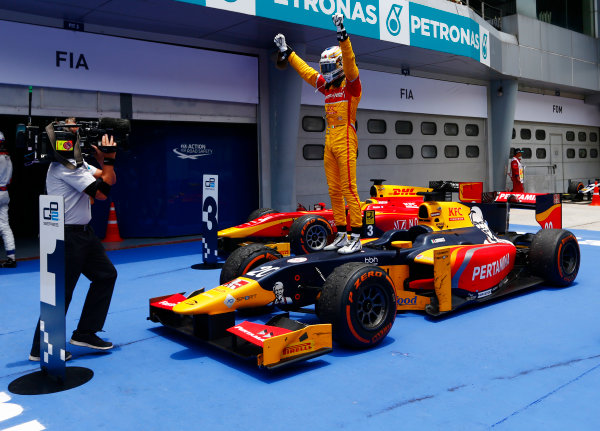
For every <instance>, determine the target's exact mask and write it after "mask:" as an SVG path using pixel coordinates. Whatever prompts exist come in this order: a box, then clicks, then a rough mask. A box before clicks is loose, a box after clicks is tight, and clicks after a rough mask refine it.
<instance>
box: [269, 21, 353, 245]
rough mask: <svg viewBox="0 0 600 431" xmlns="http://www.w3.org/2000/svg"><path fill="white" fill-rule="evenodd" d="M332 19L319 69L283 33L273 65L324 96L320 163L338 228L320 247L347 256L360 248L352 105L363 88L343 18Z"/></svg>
mask: <svg viewBox="0 0 600 431" xmlns="http://www.w3.org/2000/svg"><path fill="white" fill-rule="evenodd" d="M332 19H333V23H334V24H335V26H336V29H337V39H338V41H339V46H332V47H330V48H327V49H326V50H325V51H323V53H322V54H321V60H320V62H319V66H320V69H321V73H319V72H317V71H316V70H315V69H313V68H312V67H310V66H309V65H308V64H306V62H305V61H304V60H302V59H301V58H300V57H299V56H298V55H297V54H296V53H295V52H294V51H293V50H292V48H290V47H289V46H288V45H287V44H286V41H285V36H284V35H283V34H278V35H277V36H275V44H276V45H277V47H278V48H279V60H278V64H285V62H287V61H289V63H290V64H291V65H292V67H293V68H294V69H295V70H296V72H298V74H299V75H300V76H301V77H302V79H304V80H305V81H306V82H307V83H309V84H310V85H312V86H313V87H315V88H316V89H317V90H318V91H320V92H321V93H322V94H323V95H324V96H325V113H326V118H327V131H326V136H325V155H324V164H325V174H326V176H327V185H328V187H329V197H330V199H331V206H332V210H333V217H334V221H335V225H336V228H337V236H336V237H335V239H334V241H333V243H331V244H330V245H328V246H327V247H325V250H337V251H338V253H342V254H350V253H354V252H357V251H360V250H361V249H362V245H361V242H360V233H361V231H362V215H361V211H360V198H359V196H358V190H357V188H356V152H357V148H358V140H357V138H356V109H357V107H358V102H359V101H360V98H361V95H362V88H361V83H360V78H359V76H358V68H357V67H356V60H355V57H354V51H352V45H351V44H350V39H349V38H348V34H347V33H346V29H345V28H344V16H343V15H342V14H340V13H336V14H335V15H333V17H332ZM344 200H345V201H346V203H347V204H348V208H349V215H350V227H351V236H350V240H348V234H347V226H346V206H345V204H344Z"/></svg>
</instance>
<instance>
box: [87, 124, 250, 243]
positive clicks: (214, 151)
mask: <svg viewBox="0 0 600 431" xmlns="http://www.w3.org/2000/svg"><path fill="white" fill-rule="evenodd" d="M177 153H178V154H177ZM116 172H117V184H116V185H115V186H114V187H113V191H112V193H111V198H112V200H113V201H114V203H115V208H116V212H117V218H118V223H119V231H120V233H121V236H122V237H123V238H137V237H169V236H181V235H197V234H201V233H202V232H201V220H202V184H201V182H202V175H203V174H217V175H219V229H223V228H226V227H230V226H233V225H236V224H239V223H241V222H243V221H245V220H246V217H247V216H248V214H249V213H250V212H251V211H253V210H254V209H256V208H257V207H258V202H259V200H258V144H257V130H256V125H254V124H223V123H187V122H159V121H132V125H131V135H130V145H129V150H128V151H125V152H121V153H119V154H118V155H117V163H116ZM108 208H109V205H108V203H104V202H102V203H100V202H98V203H97V204H95V205H94V209H93V213H94V215H93V218H94V220H93V225H94V228H95V229H96V232H97V234H98V236H100V237H102V236H104V233H105V228H106V220H107V216H108Z"/></svg>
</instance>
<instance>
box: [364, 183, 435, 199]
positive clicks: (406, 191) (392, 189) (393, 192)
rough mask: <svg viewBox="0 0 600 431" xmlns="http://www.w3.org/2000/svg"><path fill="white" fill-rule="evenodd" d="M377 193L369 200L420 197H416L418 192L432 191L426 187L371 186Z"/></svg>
mask: <svg viewBox="0 0 600 431" xmlns="http://www.w3.org/2000/svg"><path fill="white" fill-rule="evenodd" d="M373 187H375V190H376V191H377V196H372V197H371V199H375V200H376V199H377V198H397V197H403V198H407V197H414V198H418V197H422V196H421V195H418V194H417V193H418V192H431V191H433V189H428V188H426V187H413V186H393V185H389V184H388V185H384V184H378V185H375V186H373Z"/></svg>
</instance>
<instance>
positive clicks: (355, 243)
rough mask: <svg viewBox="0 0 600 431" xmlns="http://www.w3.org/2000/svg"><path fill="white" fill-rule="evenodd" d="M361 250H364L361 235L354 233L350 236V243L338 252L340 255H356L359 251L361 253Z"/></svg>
mask: <svg viewBox="0 0 600 431" xmlns="http://www.w3.org/2000/svg"><path fill="white" fill-rule="evenodd" d="M361 250H362V243H361V242H360V235H359V234H356V233H353V234H352V235H351V236H350V242H348V244H347V245H345V246H343V247H342V248H340V249H339V250H338V253H340V254H352V253H356V252H357V251H361Z"/></svg>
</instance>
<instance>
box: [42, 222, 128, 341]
mask: <svg viewBox="0 0 600 431" xmlns="http://www.w3.org/2000/svg"><path fill="white" fill-rule="evenodd" d="M81 274H83V275H84V276H85V277H86V278H87V279H89V280H90V281H91V283H90V288H89V289H88V293H87V296H86V298H85V303H84V304H83V309H82V310H81V317H80V319H79V323H78V325H77V332H83V333H94V332H98V331H101V330H102V327H103V326H104V322H105V321H106V315H107V314H108V308H109V307H110V301H111V299H112V294H113V290H114V287H115V282H116V280H117V270H116V269H115V267H114V265H113V264H112V262H111V261H110V259H109V258H108V256H107V255H106V251H105V250H104V246H103V245H102V243H101V242H100V240H99V239H98V237H97V236H96V234H95V233H94V231H93V230H92V228H91V227H90V226H74V227H73V226H65V314H66V312H67V310H68V309H69V304H70V303H71V299H72V298H73V291H74V290H75V285H76V284H77V281H78V280H79V276H80V275H81ZM39 345H40V322H39V320H38V324H37V328H36V330H35V335H34V337H33V347H32V350H33V351H37V349H39Z"/></svg>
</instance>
